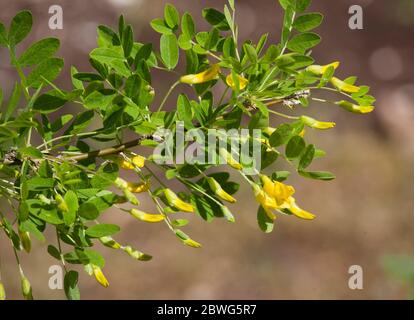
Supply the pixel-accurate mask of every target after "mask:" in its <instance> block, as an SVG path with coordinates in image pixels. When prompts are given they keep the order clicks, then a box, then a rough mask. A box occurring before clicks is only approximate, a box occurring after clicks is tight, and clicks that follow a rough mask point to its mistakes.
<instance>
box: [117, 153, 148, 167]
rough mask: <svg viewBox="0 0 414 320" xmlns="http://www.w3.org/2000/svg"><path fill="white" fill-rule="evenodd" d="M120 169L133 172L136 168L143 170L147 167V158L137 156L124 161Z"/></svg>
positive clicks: (121, 162)
mask: <svg viewBox="0 0 414 320" xmlns="http://www.w3.org/2000/svg"><path fill="white" fill-rule="evenodd" d="M119 165H120V167H121V168H122V169H125V170H133V169H135V168H136V167H138V168H143V167H144V165H145V157H143V156H140V155H136V156H133V157H132V158H131V159H130V160H129V159H122V160H121V161H120V163H119Z"/></svg>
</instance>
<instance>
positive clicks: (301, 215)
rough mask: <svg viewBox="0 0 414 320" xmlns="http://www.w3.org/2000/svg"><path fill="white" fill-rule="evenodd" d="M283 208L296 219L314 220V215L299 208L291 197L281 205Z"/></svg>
mask: <svg viewBox="0 0 414 320" xmlns="http://www.w3.org/2000/svg"><path fill="white" fill-rule="evenodd" d="M283 207H286V209H288V210H289V211H290V212H292V213H293V214H294V215H295V216H297V217H298V218H301V219H305V220H313V219H315V215H314V214H312V213H310V212H308V211H305V210H302V209H301V208H299V207H298V206H297V204H296V201H295V198H293V197H289V199H288V200H287V202H286V203H285V204H284V205H283Z"/></svg>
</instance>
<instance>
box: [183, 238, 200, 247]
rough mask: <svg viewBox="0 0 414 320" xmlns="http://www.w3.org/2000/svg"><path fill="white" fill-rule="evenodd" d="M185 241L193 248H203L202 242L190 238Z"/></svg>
mask: <svg viewBox="0 0 414 320" xmlns="http://www.w3.org/2000/svg"><path fill="white" fill-rule="evenodd" d="M183 243H184V244H185V245H187V246H189V247H192V248H201V243H198V242H197V241H194V240H193V239H190V238H188V239H185V240H183Z"/></svg>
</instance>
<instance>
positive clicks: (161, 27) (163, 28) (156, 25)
mask: <svg viewBox="0 0 414 320" xmlns="http://www.w3.org/2000/svg"><path fill="white" fill-rule="evenodd" d="M151 27H152V28H153V29H154V30H155V31H157V32H158V33H161V34H167V35H170V34H173V32H172V30H171V29H170V28H169V27H168V26H167V25H166V24H165V21H164V20H163V19H154V20H152V21H151Z"/></svg>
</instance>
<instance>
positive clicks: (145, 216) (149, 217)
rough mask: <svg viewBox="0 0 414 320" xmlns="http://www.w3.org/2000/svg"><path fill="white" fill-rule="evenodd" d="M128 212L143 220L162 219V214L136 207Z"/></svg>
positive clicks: (157, 220) (154, 220)
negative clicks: (150, 212)
mask: <svg viewBox="0 0 414 320" xmlns="http://www.w3.org/2000/svg"><path fill="white" fill-rule="evenodd" d="M129 213H130V214H131V215H132V216H133V217H134V218H136V219H138V220H141V221H145V222H152V223H154V222H160V221H163V220H164V216H163V215H162V214H149V213H146V212H144V211H141V210H138V209H131V210H130V211H129Z"/></svg>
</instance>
